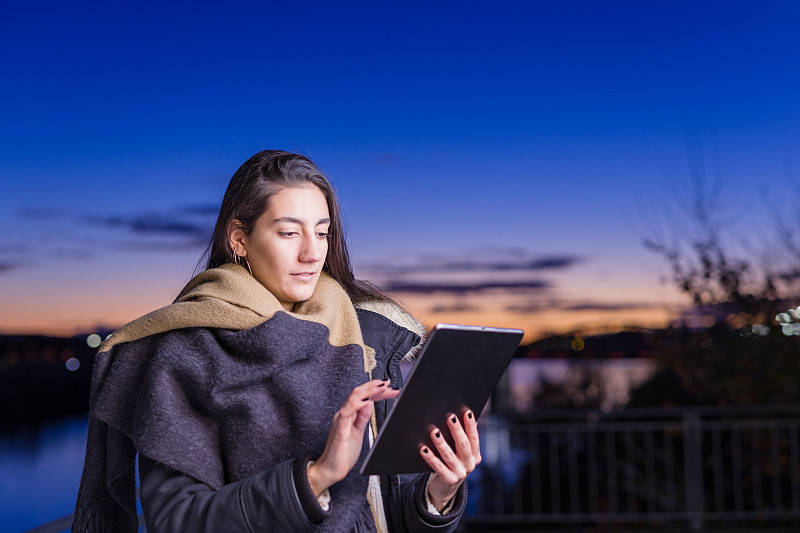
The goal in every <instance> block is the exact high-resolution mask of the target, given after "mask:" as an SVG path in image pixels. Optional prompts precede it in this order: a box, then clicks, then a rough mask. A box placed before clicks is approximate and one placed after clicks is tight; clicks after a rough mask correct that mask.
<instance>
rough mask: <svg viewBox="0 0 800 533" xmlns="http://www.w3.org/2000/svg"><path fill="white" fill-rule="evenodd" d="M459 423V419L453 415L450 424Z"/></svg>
mask: <svg viewBox="0 0 800 533" xmlns="http://www.w3.org/2000/svg"><path fill="white" fill-rule="evenodd" d="M457 421H458V419H457V418H456V417H455V415H453V416H452V417H451V418H450V422H451V423H453V424H455V423H456V422H457Z"/></svg>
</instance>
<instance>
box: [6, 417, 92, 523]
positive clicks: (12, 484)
mask: <svg viewBox="0 0 800 533" xmlns="http://www.w3.org/2000/svg"><path fill="white" fill-rule="evenodd" d="M87 427H88V420H87V418H86V416H85V415H82V416H76V417H70V418H64V419H60V420H56V421H52V422H47V423H44V424H41V425H39V426H36V427H25V428H17V429H14V430H12V431H5V432H2V433H0V531H3V532H8V533H19V532H23V531H28V530H29V529H32V528H34V527H36V526H39V525H42V524H44V523H46V522H50V521H52V520H55V519H57V518H61V517H62V516H64V515H67V514H69V513H71V512H72V511H73V510H74V508H75V496H76V495H77V493H78V485H79V484H80V478H81V468H82V467H83V458H84V452H85V451H86V431H87Z"/></svg>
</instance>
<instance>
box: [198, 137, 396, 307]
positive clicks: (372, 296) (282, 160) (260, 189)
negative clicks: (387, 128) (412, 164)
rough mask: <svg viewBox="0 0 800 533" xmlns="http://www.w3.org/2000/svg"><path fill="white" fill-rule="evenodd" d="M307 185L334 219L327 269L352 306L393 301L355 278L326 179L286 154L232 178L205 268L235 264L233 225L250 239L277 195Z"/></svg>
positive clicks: (252, 164) (262, 159)
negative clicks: (318, 194)
mask: <svg viewBox="0 0 800 533" xmlns="http://www.w3.org/2000/svg"><path fill="white" fill-rule="evenodd" d="M309 184H311V185H315V186H316V187H317V188H319V190H320V191H322V194H323V195H324V196H325V200H326V201H327V203H328V212H329V214H330V218H331V224H330V228H329V230H328V255H327V257H326V258H325V265H324V266H323V269H324V270H325V271H326V272H327V273H328V274H330V275H331V277H333V279H335V280H336V281H338V282H339V284H340V285H341V286H342V287H344V290H345V291H347V294H348V295H349V296H350V299H351V300H353V301H354V302H362V301H366V300H386V301H390V302H391V301H392V299H391V298H389V297H388V296H386V295H385V294H383V292H381V290H380V289H378V288H377V287H376V286H374V285H373V284H371V283H369V282H366V281H359V280H357V279H355V276H354V275H353V268H352V266H351V264H350V254H349V253H348V252H347V242H346V241H345V236H344V230H343V228H342V218H341V214H340V210H339V202H338V200H337V198H336V193H335V192H334V190H333V186H331V184H330V182H329V181H328V179H327V178H326V177H325V175H324V174H323V173H322V171H321V170H320V169H319V168H317V166H316V165H315V164H314V163H313V162H312V161H311V160H310V159H309V158H307V157H305V156H303V155H300V154H293V153H290V152H284V151H282V150H263V151H261V152H258V153H257V154H255V155H254V156H253V157H251V158H250V159H248V160H247V161H245V163H244V164H243V165H242V166H241V167H239V170H237V171H236V173H235V174H234V175H233V177H232V178H231V181H230V183H229V184H228V188H227V190H226V191H225V196H224V197H223V198H222V207H220V210H219V216H218V217H217V223H216V225H215V226H214V233H213V235H212V236H211V242H210V243H209V245H208V248H207V254H208V262H207V263H206V268H215V267H218V266H220V265H224V264H225V263H234V262H236V261H235V259H234V257H233V250H231V248H230V244H229V243H228V230H229V228H230V227H231V225H232V224H233V222H234V220H238V221H239V222H241V224H242V229H243V230H244V232H245V234H247V235H249V234H250V232H251V231H252V230H253V227H254V226H255V223H256V221H257V220H258V218H259V217H260V216H261V215H262V214H263V213H264V212H265V211H266V210H267V208H268V206H269V202H270V200H271V199H272V197H273V196H274V195H275V194H276V193H278V192H279V191H280V190H281V189H284V188H286V187H303V186H307V185H309Z"/></svg>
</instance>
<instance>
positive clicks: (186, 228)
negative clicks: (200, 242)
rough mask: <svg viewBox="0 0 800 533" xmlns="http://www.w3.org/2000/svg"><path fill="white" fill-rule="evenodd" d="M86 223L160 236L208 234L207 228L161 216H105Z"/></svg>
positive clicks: (93, 218)
mask: <svg viewBox="0 0 800 533" xmlns="http://www.w3.org/2000/svg"><path fill="white" fill-rule="evenodd" d="M86 220H87V222H92V223H95V224H102V225H104V226H109V227H112V228H122V229H126V230H129V231H132V232H134V233H140V234H161V235H165V234H166V235H181V236H198V237H199V236H200V235H205V234H207V232H208V229H209V228H208V226H207V225H204V224H197V223H195V222H189V221H186V220H180V219H178V218H176V217H166V216H163V215H136V216H130V217H122V216H107V217H88V218H87V219H86Z"/></svg>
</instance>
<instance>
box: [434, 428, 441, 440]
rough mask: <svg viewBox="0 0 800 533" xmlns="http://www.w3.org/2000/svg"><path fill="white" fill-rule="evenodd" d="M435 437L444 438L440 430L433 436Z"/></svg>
mask: <svg viewBox="0 0 800 533" xmlns="http://www.w3.org/2000/svg"><path fill="white" fill-rule="evenodd" d="M433 436H434V437H436V438H437V439H438V438H439V437H441V436H442V434H441V433H439V430H438V429H437V430H436V433H434V434H433Z"/></svg>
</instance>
